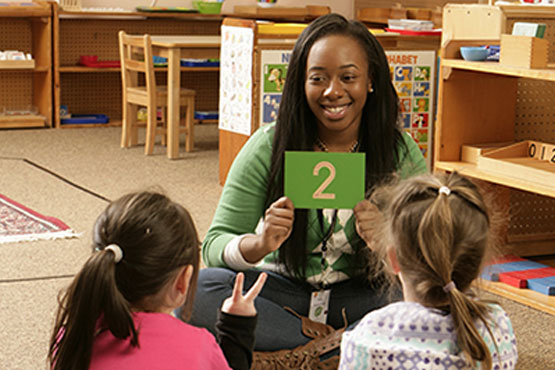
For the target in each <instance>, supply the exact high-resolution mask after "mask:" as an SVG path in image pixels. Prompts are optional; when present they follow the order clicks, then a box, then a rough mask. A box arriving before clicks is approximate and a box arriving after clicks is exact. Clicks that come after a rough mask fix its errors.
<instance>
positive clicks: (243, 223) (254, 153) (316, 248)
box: [202, 125, 427, 286]
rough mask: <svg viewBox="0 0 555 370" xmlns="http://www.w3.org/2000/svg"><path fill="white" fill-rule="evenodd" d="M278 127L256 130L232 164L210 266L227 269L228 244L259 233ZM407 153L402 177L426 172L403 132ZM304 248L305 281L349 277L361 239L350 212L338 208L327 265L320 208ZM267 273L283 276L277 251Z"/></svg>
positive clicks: (327, 219)
mask: <svg viewBox="0 0 555 370" xmlns="http://www.w3.org/2000/svg"><path fill="white" fill-rule="evenodd" d="M274 127H275V126H274V125H268V126H265V127H262V128H260V129H258V130H257V131H256V132H255V133H254V134H253V135H252V136H251V137H250V138H249V140H248V141H247V143H246V144H245V145H244V146H243V148H242V149H241V151H240V152H239V154H238V155H237V157H236V158H235V161H234V162H233V164H232V166H231V168H230V171H229V173H228V176H227V181H226V183H225V186H224V188H223V192H222V195H221V198H220V201H219V204H218V207H217V209H216V213H215V215H214V219H213V220H212V224H211V226H210V228H209V230H208V233H207V235H206V238H205V239H204V242H203V244H202V256H203V260H204V263H205V264H206V265H207V266H208V267H229V266H227V264H226V263H225V261H224V259H223V258H222V255H223V251H224V249H225V247H226V245H227V244H228V243H229V242H230V241H231V240H232V239H233V238H235V237H236V236H238V235H243V234H252V233H255V229H256V227H257V225H258V223H259V221H260V219H261V217H262V216H263V215H264V212H265V207H264V202H265V199H266V191H267V185H268V176H269V172H270V158H271V154H272V141H273V137H274V132H275V130H274ZM403 139H404V140H405V143H406V145H407V147H408V151H403V152H402V153H401V161H400V166H399V168H398V174H399V176H400V177H401V178H407V177H410V176H413V175H417V174H422V173H425V172H426V171H427V168H426V162H425V160H424V157H423V156H422V153H421V152H420V149H419V148H418V146H417V144H416V143H415V142H414V141H413V140H412V138H411V137H410V136H409V135H408V134H403ZM332 214H333V210H324V227H323V230H325V231H327V230H328V229H329V227H330V223H331V215H332ZM308 225H309V226H308V227H309V228H308V232H307V240H306V250H307V253H308V254H309V258H308V266H307V269H306V276H307V281H308V282H309V283H311V284H313V285H315V286H318V285H319V284H321V283H325V284H332V283H335V282H339V281H343V280H346V279H349V278H350V276H349V272H348V271H349V266H351V264H352V259H353V258H354V250H355V249H356V246H357V244H360V243H361V242H362V241H361V239H360V237H359V236H358V234H357V233H356V230H355V217H354V215H353V211H352V210H339V212H338V217H337V222H336V225H335V228H334V233H333V234H332V237H331V238H330V240H329V241H328V242H327V247H328V249H327V251H326V252H325V255H324V257H325V263H324V264H322V262H321V261H322V257H323V254H322V250H321V240H322V239H323V234H324V232H322V228H321V227H320V223H319V222H318V218H317V213H316V210H310V211H309V214H308ZM258 267H260V268H263V269H267V270H273V271H278V272H281V273H285V269H284V267H283V266H280V265H279V264H278V261H277V251H276V252H273V253H271V254H268V255H267V256H266V257H265V258H264V259H263V261H262V263H261V264H260V265H259V266H258Z"/></svg>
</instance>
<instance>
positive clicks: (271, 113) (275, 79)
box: [259, 50, 291, 127]
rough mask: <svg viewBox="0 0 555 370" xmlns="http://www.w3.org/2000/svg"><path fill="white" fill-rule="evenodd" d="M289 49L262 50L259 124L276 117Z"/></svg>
mask: <svg viewBox="0 0 555 370" xmlns="http://www.w3.org/2000/svg"><path fill="white" fill-rule="evenodd" d="M290 57H291V50H262V53H261V58H260V60H261V66H262V68H260V81H261V89H260V122H259V123H260V126H261V127H262V126H264V125H267V124H269V123H272V122H274V121H275V120H276V119H277V114H278V110H279V104H280V102H281V93H282V92H283V85H284V83H285V77H286V76H287V67H288V65H289V58H290Z"/></svg>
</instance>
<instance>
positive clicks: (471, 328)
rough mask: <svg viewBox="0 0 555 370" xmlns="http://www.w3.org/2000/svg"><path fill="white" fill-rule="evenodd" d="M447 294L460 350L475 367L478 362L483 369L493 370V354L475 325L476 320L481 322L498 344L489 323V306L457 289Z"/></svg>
mask: <svg viewBox="0 0 555 370" xmlns="http://www.w3.org/2000/svg"><path fill="white" fill-rule="evenodd" d="M446 294H447V296H448V299H449V307H450V311H451V317H452V318H453V323H454V325H455V331H456V333H457V343H458V346H459V348H460V349H461V350H462V351H463V353H464V354H465V356H466V358H467V361H469V362H470V363H471V364H472V366H473V367H474V366H475V362H476V361H481V362H482V368H483V369H491V367H492V357H491V353H490V351H489V349H488V346H487V344H486V342H485V341H484V339H483V338H482V335H481V334H480V332H479V331H478V329H477V328H476V324H475V321H476V319H478V320H481V321H482V322H483V323H484V325H485V327H486V329H487V331H488V333H489V335H490V336H491V338H492V341H493V342H494V343H496V342H495V338H494V336H493V333H492V331H491V328H490V327H489V325H488V323H487V317H488V313H489V310H488V306H487V305H486V304H484V303H482V302H479V301H477V300H475V299H472V298H469V297H468V296H467V295H466V294H465V293H463V292H460V291H459V290H458V289H456V288H455V289H453V290H451V291H450V292H447V293H446Z"/></svg>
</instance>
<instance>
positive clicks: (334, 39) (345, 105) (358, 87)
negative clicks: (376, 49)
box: [305, 35, 372, 138]
mask: <svg viewBox="0 0 555 370" xmlns="http://www.w3.org/2000/svg"><path fill="white" fill-rule="evenodd" d="M371 88H372V82H371V81H370V78H369V76H368V60H367V57H366V53H365V51H364V49H363V47H362V46H361V45H360V44H359V43H358V42H357V41H356V40H355V39H354V38H352V37H349V36H343V35H330V36H325V37H323V38H321V39H319V40H318V41H316V42H315V43H314V45H313V46H312V48H311V49H310V51H309V53H308V57H307V62H306V79H305V94H306V99H307V101H308V105H309V106H310V109H311V110H312V112H313V113H314V115H315V116H316V119H317V121H318V131H319V133H320V136H325V137H328V138H329V137H333V136H335V135H333V134H341V135H342V136H343V135H348V136H352V137H354V138H357V137H358V129H359V126H360V121H361V118H362V110H363V108H364V104H365V103H366V98H367V94H368V91H369V90H370V89H371ZM353 135H354V136H353Z"/></svg>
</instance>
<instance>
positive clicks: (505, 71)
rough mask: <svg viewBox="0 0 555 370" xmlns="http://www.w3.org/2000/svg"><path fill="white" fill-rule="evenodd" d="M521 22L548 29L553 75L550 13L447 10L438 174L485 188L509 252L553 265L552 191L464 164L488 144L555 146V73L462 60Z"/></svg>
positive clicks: (514, 295) (501, 287)
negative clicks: (501, 212) (465, 152)
mask: <svg viewBox="0 0 555 370" xmlns="http://www.w3.org/2000/svg"><path fill="white" fill-rule="evenodd" d="M516 21H525V22H541V23H546V24H547V28H548V30H550V31H549V32H546V36H545V37H546V39H548V41H549V44H550V49H551V52H550V55H549V58H548V59H549V64H550V66H551V67H553V66H554V65H553V64H552V63H553V62H555V31H554V29H555V13H554V12H553V11H552V10H551V9H546V8H541V7H529V6H502V7H497V6H486V5H452V4H451V5H447V6H446V7H445V8H444V18H443V25H444V31H443V39H442V46H443V47H442V50H441V54H442V60H441V67H440V75H439V79H440V81H439V91H438V114H437V121H436V130H435V147H434V169H435V170H437V171H448V172H450V171H458V172H459V173H461V174H463V175H467V176H469V177H472V178H474V179H477V180H482V181H483V182H484V183H485V184H486V185H487V186H488V187H489V188H490V189H493V190H492V194H495V195H496V196H497V200H498V202H497V204H496V205H497V206H498V207H499V208H501V209H505V210H506V213H507V219H508V222H507V226H506V232H505V233H504V235H503V237H504V241H505V244H506V245H505V247H504V248H505V250H506V251H508V252H511V253H515V254H518V255H520V256H527V257H530V258H533V259H536V260H537V261H538V262H543V263H545V264H548V265H553V258H552V255H553V253H555V184H553V183H550V184H549V183H545V182H542V181H536V180H535V179H534V178H533V177H531V176H527V175H526V173H527V170H528V169H527V168H526V166H524V167H523V170H524V171H523V172H517V171H513V170H511V169H510V167H507V169H506V170H505V169H504V167H503V166H500V167H499V168H496V169H495V170H491V169H488V168H485V167H483V166H481V165H480V162H478V163H475V161H470V160H462V159H461V152H462V148H463V145H478V146H485V147H488V146H489V145H490V143H501V142H513V141H517V142H518V141H523V140H535V141H539V142H542V143H548V144H555V69H549V68H548V69H527V68H520V67H513V66H510V65H505V64H500V63H498V62H469V61H464V60H462V58H461V56H460V53H459V47H460V46H464V45H486V44H499V43H500V36H501V34H506V33H509V34H510V33H511V30H512V26H513V24H514V22H516ZM493 145H495V144H493ZM544 168H545V175H546V176H553V175H554V174H555V164H550V165H546V166H544ZM529 169H532V168H531V166H530V168H529ZM549 255H551V257H541V256H549ZM550 258H551V261H549V259H550ZM545 261H547V262H545ZM487 286H488V287H489V288H490V289H491V290H494V291H496V292H498V293H500V294H503V295H505V296H508V297H510V298H511V299H515V300H518V301H520V302H521V303H525V304H528V305H531V306H534V307H536V308H538V309H541V310H544V311H546V312H550V313H552V314H555V297H553V296H547V295H543V294H539V293H537V294H536V293H535V292H533V291H531V290H528V289H516V288H512V287H510V286H509V285H506V284H503V283H488V284H487Z"/></svg>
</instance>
